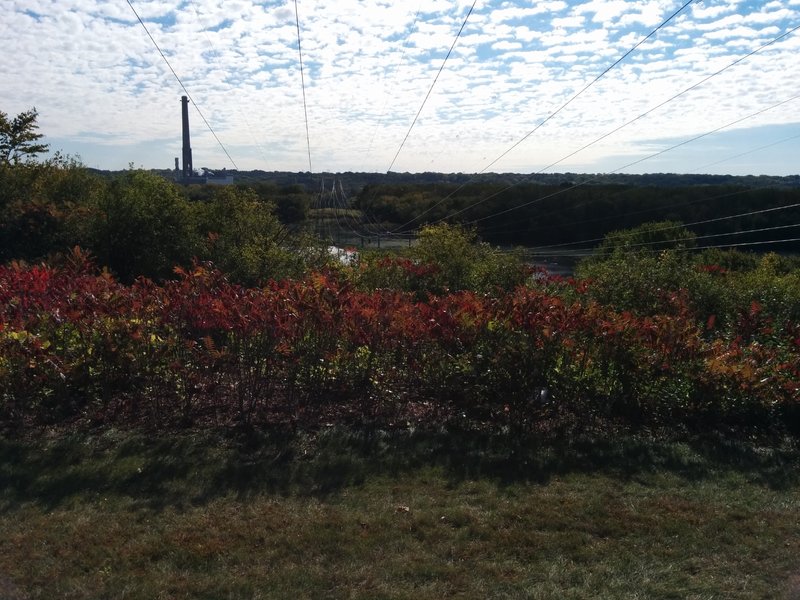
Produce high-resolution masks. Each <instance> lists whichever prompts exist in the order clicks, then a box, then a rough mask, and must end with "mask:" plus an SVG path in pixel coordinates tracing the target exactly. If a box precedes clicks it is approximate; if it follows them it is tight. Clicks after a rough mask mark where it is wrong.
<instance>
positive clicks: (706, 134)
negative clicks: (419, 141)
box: [436, 94, 800, 224]
mask: <svg viewBox="0 0 800 600" xmlns="http://www.w3.org/2000/svg"><path fill="white" fill-rule="evenodd" d="M798 98H800V94H795V95H794V96H792V97H791V98H787V99H786V100H782V101H780V102H776V103H775V104H772V105H770V106H768V107H766V108H762V109H760V110H758V111H756V112H754V113H751V114H749V115H747V116H745V117H740V118H738V119H735V120H733V121H731V122H730V123H726V124H725V125H721V126H720V127H717V128H715V129H712V130H711V131H707V132H705V133H701V134H700V135H696V136H694V137H692V138H689V139H688V140H684V141H682V142H679V143H677V144H674V145H672V146H670V147H668V148H664V149H663V150H659V151H658V152H655V153H653V154H650V155H648V156H645V157H643V158H639V159H637V160H634V161H632V162H629V163H628V164H626V165H623V166H621V167H619V168H617V169H614V170H613V171H608V172H607V173H605V175H610V174H612V173H618V172H619V171H622V170H624V169H627V168H629V167H633V166H635V165H638V164H640V163H643V162H644V161H646V160H650V159H651V158H655V157H657V156H661V155H662V154H666V153H667V152H670V151H672V150H675V149H676V148H680V147H681V146H685V145H687V144H690V143H692V142H696V141H697V140H700V139H702V138H705V137H708V136H709V135H713V134H715V133H718V132H720V131H722V130H723V129H727V128H729V127H733V126H734V125H737V124H739V123H741V122H743V121H746V120H747V119H752V118H753V117H757V116H759V115H762V114H764V113H765V112H767V111H770V110H772V109H774V108H778V107H779V106H783V105H784V104H788V103H789V102H792V101H794V100H797V99H798ZM526 179H527V180H529V179H530V178H526ZM523 181H525V179H523V180H521V181H518V182H516V183H512V184H510V185H508V186H507V187H505V188H503V189H502V190H500V191H498V192H495V193H494V194H491V195H489V196H487V197H486V198H483V199H482V200H480V201H478V202H475V203H474V204H471V205H469V206H467V207H465V208H462V209H461V210H459V211H457V212H455V213H453V214H452V215H449V216H448V217H447V218H448V219H449V218H452V217H455V216H456V215H459V214H461V213H463V212H465V211H467V210H470V209H471V208H474V207H475V206H477V205H478V204H482V203H483V202H486V201H487V200H490V199H492V198H495V197H496V196H499V195H500V194H502V193H503V192H506V191H507V190H509V189H511V188H513V187H516V186H518V185H519V184H520V183H522V182H523ZM596 181H599V180H598V178H597V177H591V178H588V179H585V180H584V181H581V182H580V183H576V184H575V185H572V186H570V187H568V188H564V189H561V190H559V191H557V192H553V193H552V194H548V195H546V196H542V197H540V198H536V199H534V200H531V201H530V202H525V203H523V204H519V205H517V206H512V207H511V208H507V209H505V210H501V211H499V212H496V213H492V214H491V215H487V216H485V217H481V218H479V219H474V220H472V221H470V222H469V224H475V223H479V222H481V221H485V220H486V219H492V218H494V217H499V216H501V215H504V214H506V213H509V212H512V211H514V210H518V209H520V208H524V207H526V206H530V205H531V204H536V203H537V202H541V201H542V200H547V199H548V198H552V197H554V196H558V195H559V194H563V193H565V192H568V191H570V190H574V189H576V188H579V187H583V186H584V185H587V184H589V183H592V182H596ZM443 220H444V219H439V221H436V223H438V222H440V221H443Z"/></svg>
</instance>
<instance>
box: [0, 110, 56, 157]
mask: <svg viewBox="0 0 800 600" xmlns="http://www.w3.org/2000/svg"><path fill="white" fill-rule="evenodd" d="M38 117H39V113H38V112H37V111H36V108H31V109H30V110H26V111H23V112H21V113H19V114H18V115H17V116H16V117H14V118H13V119H9V117H8V115H7V114H6V113H4V112H3V111H0V163H2V164H17V163H19V162H21V161H23V159H31V158H33V157H34V156H36V155H37V154H42V153H43V152H47V149H48V144H41V143H39V140H40V139H41V138H42V137H44V136H43V135H42V134H41V133H38V132H37V129H39V126H38V125H37V124H36V119H37V118H38Z"/></svg>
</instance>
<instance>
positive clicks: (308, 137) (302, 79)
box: [294, 0, 313, 172]
mask: <svg viewBox="0 0 800 600" xmlns="http://www.w3.org/2000/svg"><path fill="white" fill-rule="evenodd" d="M294 17H295V23H296V25H297V53H298V55H299V56H300V84H301V85H302V87H303V115H305V119H306V146H307V147H308V170H309V172H311V171H313V169H312V168H311V135H310V134H309V132H308V105H307V103H306V79H305V75H304V74H303V49H302V48H301V47H300V13H299V12H298V10H297V0H294Z"/></svg>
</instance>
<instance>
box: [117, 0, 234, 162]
mask: <svg viewBox="0 0 800 600" xmlns="http://www.w3.org/2000/svg"><path fill="white" fill-rule="evenodd" d="M125 1H126V2H127V3H128V6H130V8H131V10H132V11H133V14H134V15H136V19H137V20H138V21H139V24H140V25H141V26H142V28H143V29H144V31H145V33H146V34H147V37H149V38H150V41H151V42H153V45H154V46H155V47H156V50H158V53H159V54H160V55H161V58H163V59H164V62H165V63H166V64H167V67H169V70H170V71H171V72H172V75H173V76H174V77H175V79H176V80H177V82H178V84H179V85H180V86H181V89H183V92H184V93H185V94H186V97H187V98H188V99H189V100H190V101H191V103H192V104H193V105H194V108H195V110H197V114H199V115H200V118H201V119H203V123H205V124H206V127H207V128H208V130H209V131H210V132H211V135H213V136H214V139H215V140H217V143H218V144H219V146H220V148H222V151H223V152H224V153H225V156H227V157H228V160H229V161H231V164H232V165H233V168H234V169H236V170H237V171H238V170H239V167H237V166H236V162H235V161H234V160H233V158H231V155H230V154H229V153H228V150H227V148H225V145H224V144H223V143H222V141H221V140H220V139H219V137H218V136H217V134H216V132H215V131H214V129H213V128H212V127H211V125H210V124H209V122H208V120H207V119H206V117H205V115H204V114H203V111H201V110H200V107H199V106H198V105H197V102H195V101H194V99H193V98H192V95H191V94H190V93H189V90H187V89H186V86H185V85H184V84H183V81H181V78H180V77H178V74H177V73H176V72H175V69H173V68H172V65H171V64H170V62H169V60H168V59H167V57H166V55H165V54H164V52H163V51H162V50H161V47H160V46H159V45H158V42H156V40H155V38H154V37H153V35H152V34H151V33H150V30H149V29H148V28H147V25H145V24H144V21H143V20H142V17H140V16H139V13H138V12H136V9H135V8H134V7H133V4H131V0H125Z"/></svg>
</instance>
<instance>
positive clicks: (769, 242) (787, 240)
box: [541, 238, 800, 258]
mask: <svg viewBox="0 0 800 600" xmlns="http://www.w3.org/2000/svg"><path fill="white" fill-rule="evenodd" d="M677 241H683V240H677ZM790 242H800V238H784V239H778V240H763V241H760V242H740V243H736V244H713V245H710V246H695V247H694V248H650V249H645V250H630V252H649V253H652V254H659V253H661V252H664V251H665V250H668V251H671V252H677V251H681V252H693V251H695V250H714V249H717V248H743V247H745V246H766V245H774V244H788V243H790ZM623 251H624V250H623ZM594 255H595V254H594V252H588V251H587V252H585V253H583V254H580V253H577V252H576V253H570V254H565V255H564V256H565V257H569V258H587V257H589V256H594ZM541 256H555V255H551V254H543V255H541Z"/></svg>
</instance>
